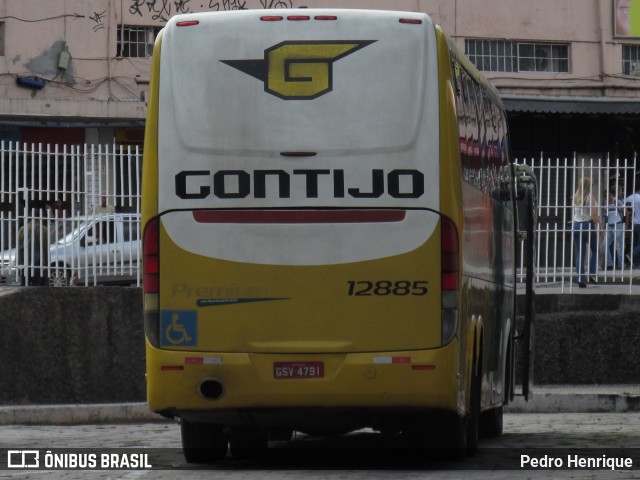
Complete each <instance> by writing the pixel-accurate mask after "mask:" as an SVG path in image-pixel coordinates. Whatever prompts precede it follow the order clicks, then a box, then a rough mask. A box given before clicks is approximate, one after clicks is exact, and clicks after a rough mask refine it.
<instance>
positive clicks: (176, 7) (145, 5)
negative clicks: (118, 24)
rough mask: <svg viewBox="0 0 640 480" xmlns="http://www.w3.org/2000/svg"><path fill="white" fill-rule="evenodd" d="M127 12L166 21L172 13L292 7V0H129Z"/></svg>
mask: <svg viewBox="0 0 640 480" xmlns="http://www.w3.org/2000/svg"><path fill="white" fill-rule="evenodd" d="M129 1H130V4H129V13H130V14H131V15H137V16H140V17H150V18H151V20H153V21H160V22H167V21H168V20H169V19H170V18H171V17H172V16H173V15H178V14H182V13H193V12H201V11H214V12H218V11H229V10H247V9H249V8H266V9H274V8H293V0H258V1H255V0H129Z"/></svg>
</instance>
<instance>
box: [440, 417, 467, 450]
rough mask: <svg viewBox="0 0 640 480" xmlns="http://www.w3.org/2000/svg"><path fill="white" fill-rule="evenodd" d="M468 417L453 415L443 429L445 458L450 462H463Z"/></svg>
mask: <svg viewBox="0 0 640 480" xmlns="http://www.w3.org/2000/svg"><path fill="white" fill-rule="evenodd" d="M468 420H469V418H468V417H464V418H462V417H459V416H458V415H455V414H453V415H452V416H451V419H450V421H449V422H448V423H447V424H446V426H445V428H444V429H443V433H444V442H443V443H444V447H445V452H444V453H445V456H446V457H448V458H450V459H452V460H464V457H465V456H466V454H467V439H468V427H467V422H468Z"/></svg>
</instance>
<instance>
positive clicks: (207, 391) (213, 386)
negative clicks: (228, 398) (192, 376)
mask: <svg viewBox="0 0 640 480" xmlns="http://www.w3.org/2000/svg"><path fill="white" fill-rule="evenodd" d="M198 390H199V391H200V394H201V395H202V396H203V397H204V398H208V399H209V400H218V399H219V398H220V397H222V395H223V394H224V386H223V385H222V382H220V381H219V380H216V379H208V380H203V381H202V383H200V386H199V387H198Z"/></svg>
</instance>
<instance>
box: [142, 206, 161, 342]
mask: <svg viewBox="0 0 640 480" xmlns="http://www.w3.org/2000/svg"><path fill="white" fill-rule="evenodd" d="M159 229H160V220H158V219H157V218H154V219H153V220H150V221H149V222H148V223H147V226H146V228H145V229H144V237H143V238H144V240H143V243H142V253H143V262H142V269H143V272H144V279H143V283H142V286H143V291H144V332H145V335H146V336H147V339H148V340H149V343H151V345H153V346H154V347H157V346H158V345H159V344H160V314H159V312H158V309H159V301H158V292H159V290H160V261H159V259H160V257H159V253H160V244H159V239H160V235H159Z"/></svg>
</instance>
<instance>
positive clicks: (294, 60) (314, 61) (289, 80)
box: [221, 40, 375, 100]
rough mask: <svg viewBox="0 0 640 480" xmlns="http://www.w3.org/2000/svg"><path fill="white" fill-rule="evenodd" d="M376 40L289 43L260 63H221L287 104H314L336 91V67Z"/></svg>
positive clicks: (271, 50) (268, 52) (277, 47)
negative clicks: (343, 59) (253, 78)
mask: <svg viewBox="0 0 640 480" xmlns="http://www.w3.org/2000/svg"><path fill="white" fill-rule="evenodd" d="M374 42H375V40H344V41H322V40H320V41H306V42H303V41H288V42H282V43H279V44H277V45H274V46H273V47H271V48H268V49H267V50H265V51H264V59H260V60H221V61H222V63H225V64H227V65H229V66H231V67H233V68H237V69H238V70H240V71H241V72H244V73H246V74H248V75H251V76H252V77H255V78H257V79H258V80H261V81H262V82H264V91H265V92H267V93H270V94H272V95H275V96H276V97H280V98H282V99H284V100H311V99H314V98H318V97H319V96H321V95H324V94H325V93H329V92H330V91H331V90H332V89H333V63H334V62H336V61H338V60H340V59H341V58H343V57H346V56H347V55H350V54H352V53H354V52H356V51H358V50H360V49H362V48H364V47H366V46H367V45H370V44H372V43H374Z"/></svg>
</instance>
